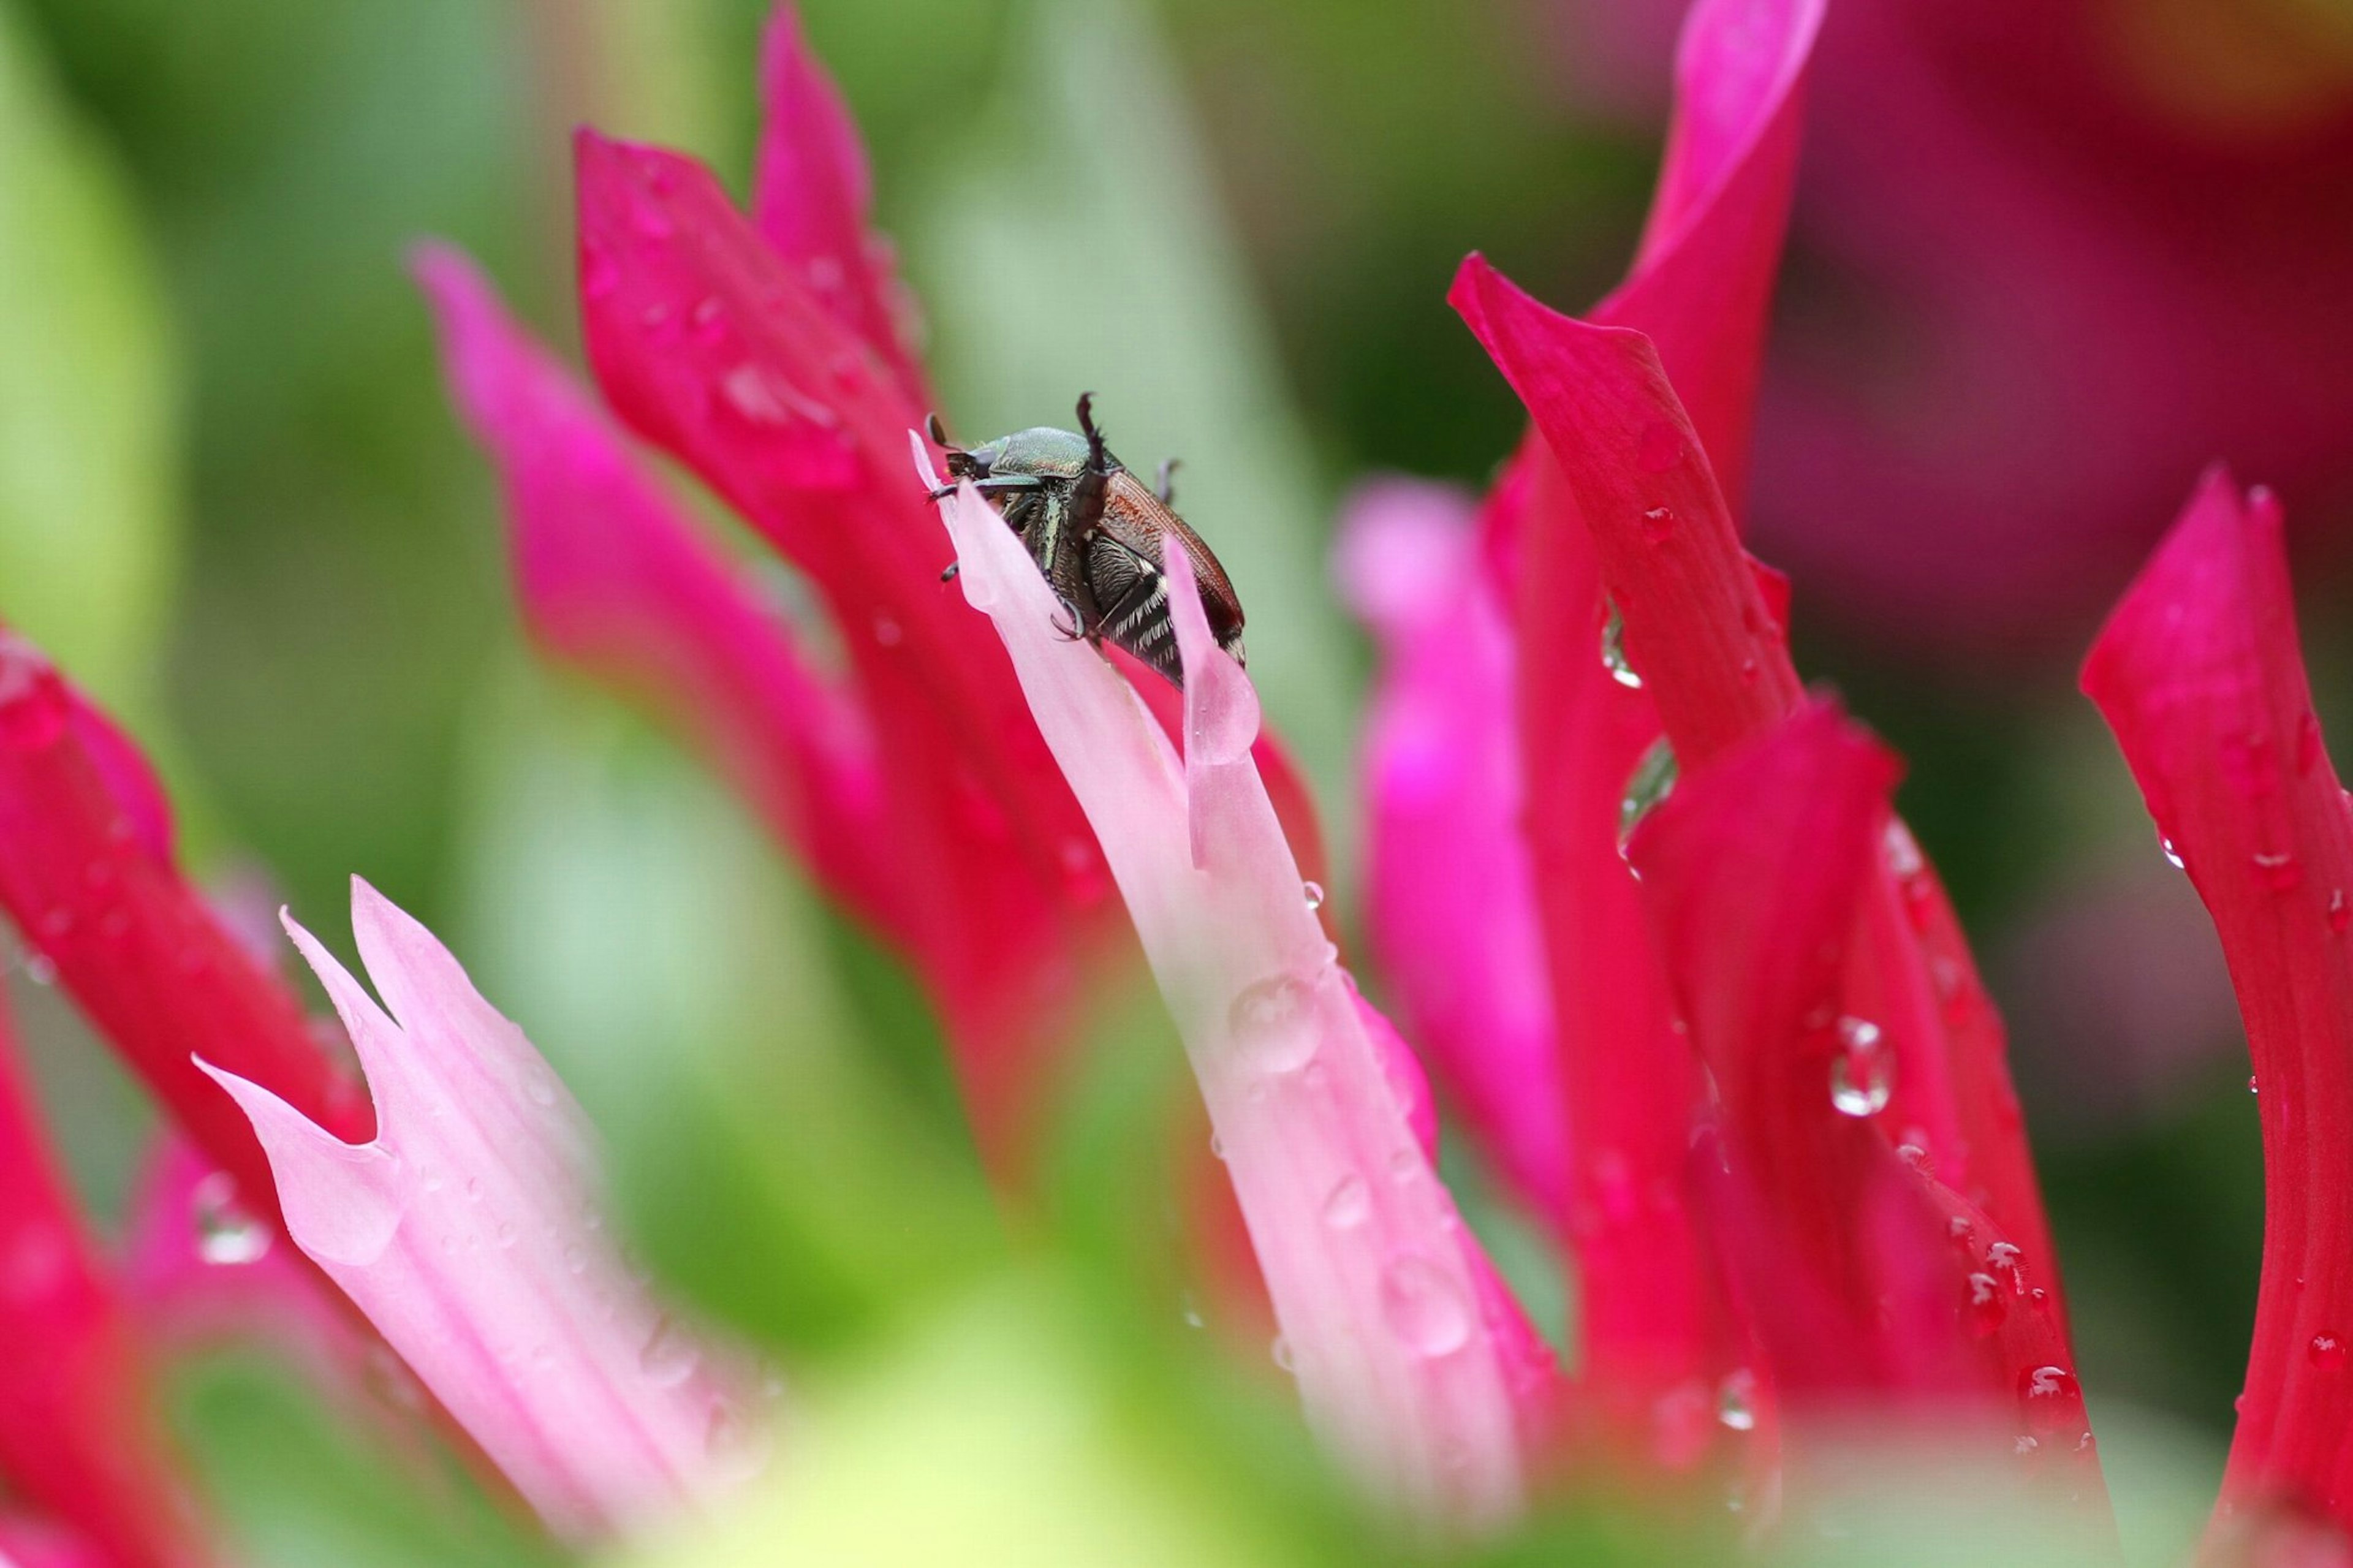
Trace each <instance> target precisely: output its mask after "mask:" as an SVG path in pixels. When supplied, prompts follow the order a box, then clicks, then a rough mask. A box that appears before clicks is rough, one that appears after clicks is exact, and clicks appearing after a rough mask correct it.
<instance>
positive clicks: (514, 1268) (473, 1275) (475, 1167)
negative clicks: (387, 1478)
mask: <svg viewBox="0 0 2353 1568" xmlns="http://www.w3.org/2000/svg"><path fill="white" fill-rule="evenodd" d="M352 924H353V931H354V934H355V935H356V936H357V938H358V942H359V949H360V953H361V956H362V958H363V959H364V962H365V963H366V966H367V971H368V975H369V978H371V979H372V980H374V981H375V984H376V988H377V990H378V991H379V992H380V993H381V994H383V997H384V1000H385V1006H384V1007H379V1006H378V1005H376V1003H375V1001H374V1000H373V999H372V998H370V997H369V995H368V994H367V993H366V992H365V991H364V989H363V988H362V987H361V985H360V984H359V982H358V981H357V980H355V979H353V977H352V975H351V974H350V973H348V972H347V971H345V970H344V968H343V965H342V964H340V963H337V962H336V961H335V959H334V957H333V956H332V954H330V953H329V952H327V951H326V950H325V948H323V947H322V946H321V945H320V944H319V942H317V941H316V940H315V939H314V938H313V937H312V936H311V934H310V932H308V931H304V930H303V929H302V928H301V927H300V926H298V925H296V924H294V923H293V921H291V920H289V921H287V930H288V931H289V932H290V934H291V935H292V937H293V939H294V942H295V945H296V946H297V947H299V948H300V949H301V952H302V955H303V956H304V957H305V958H306V959H308V960H309V961H310V963H311V968H312V969H313V970H315V971H316V972H317V973H318V976H319V980H320V983H321V984H322V985H324V986H325V988H326V991H327V994H328V997H329V999H330V1000H332V1002H333V1003H334V1005H335V1010H336V1012H337V1013H339V1014H340V1015H342V1017H343V1025H344V1026H345V1027H346V1028H347V1029H349V1030H350V1031H351V1036H352V1044H353V1047H354V1048H355V1049H356V1050H357V1051H358V1053H359V1057H360V1063H361V1066H362V1068H364V1070H365V1072H366V1075H367V1080H368V1087H369V1089H370V1091H371V1092H372V1093H373V1094H374V1095H375V1108H376V1136H375V1141H374V1142H369V1143H364V1144H360V1145H356V1146H354V1145H351V1144H346V1143H343V1142H340V1141H339V1140H337V1139H335V1138H334V1137H332V1135H330V1134H329V1133H327V1132H325V1131H322V1130H321V1129H320V1128H318V1127H316V1126H314V1125H313V1124H311V1122H310V1121H307V1120H305V1119H304V1118H303V1117H302V1116H301V1114H300V1113H299V1112H297V1111H295V1110H293V1109H292V1108H290V1107H289V1106H288V1105H287V1104H286V1103H285V1102H284V1101H283V1100H280V1099H279V1098H278V1097H277V1096H276V1095H274V1094H271V1093H270V1092H269V1090H267V1089H262V1088H260V1087H259V1085H256V1084H253V1083H250V1082H248V1081H247V1080H245V1079H240V1078H237V1077H236V1076H234V1075H233V1074H229V1073H226V1072H222V1071H219V1070H217V1069H215V1068H206V1070H207V1071H209V1072H211V1073H212V1075H213V1076H214V1077H215V1078H216V1079H218V1080H219V1081H220V1083H221V1086H222V1087H223V1088H225V1089H227V1090H228V1091H229V1093H230V1094H231V1095H233V1096H235V1097H236V1100H237V1104H238V1105H239V1106H240V1107H241V1108H242V1109H243V1110H245V1112H246V1114H247V1115H248V1117H250V1118H251V1119H252V1121H253V1127H254V1131H255V1132H256V1133H257V1134H258V1135H259V1138H260V1140H261V1143H262V1147H263V1149H264V1150H265V1151H266V1152H268V1154H269V1163H270V1168H271V1170H272V1172H273V1173H274V1174H275V1175H276V1177H277V1181H278V1194H279V1201H280V1205H281V1206H282V1208H283V1209H284V1211H285V1215H286V1226H287V1233H288V1234H289V1235H290V1237H292V1238H293V1240H294V1242H295V1245H297V1246H298V1247H301V1249H302V1250H303V1251H304V1252H305V1253H307V1254H309V1255H310V1257H311V1259H312V1261H314V1262H316V1263H317V1264H318V1265H319V1266H320V1268H322V1269H324V1270H325V1271H326V1273H327V1275H328V1277H329V1278H330V1279H332V1280H334V1282H335V1283H336V1284H337V1285H338V1286H340V1287H342V1289H343V1290H344V1292H345V1293H346V1294H348V1295H349V1296H350V1297H351V1299H352V1300H353V1302H354V1303H355V1304H356V1305H357V1306H358V1307H359V1309H360V1310H361V1311H362V1312H363V1313H364V1314H365V1315H366V1316H367V1318H368V1320H369V1321H371V1322H373V1323H374V1324H375V1327H376V1330H377V1331H379V1332H380V1333H382V1334H383V1335H384V1337H385V1342H388V1343H389V1344H390V1345H391V1346H392V1347H393V1349H394V1350H396V1351H397V1352H399V1353H400V1354H401V1356H402V1357H403V1358H404V1359H405V1360H406V1362H407V1363H408V1364H409V1366H410V1368H411V1369H412V1370H413V1371H415V1372H416V1373H417V1376H418V1378H419V1379H421V1380H422V1381H423V1382H424V1384H426V1386H427V1388H429V1389H431V1390H432V1392H433V1394H435V1395H436V1397H438V1399H439V1400H440V1402H441V1403H442V1405H444V1406H446V1407H447V1408H448V1411H449V1413H450V1415H453V1416H454V1417H456V1419H457V1421H458V1423H459V1425H460V1426H463V1427H464V1428H465V1429H466V1431H467V1432H468V1433H469V1434H470V1436H472V1437H473V1438H474V1440H475V1441H476V1442H477V1443H479V1444H480V1445H481V1447H482V1449H483V1451H484V1452H485V1453H486V1454H488V1455H489V1456H490V1457H491V1460H492V1461H493V1462H494V1463H496V1464H497V1465H498V1467H499V1468H501V1470H502V1471H504V1472H505V1474H506V1476H507V1478H508V1479H510V1480H512V1482H513V1483H514V1485H515V1488H516V1489H517V1490H518V1491H520V1492H521V1493H522V1495H523V1497H524V1498H525V1499H527V1500H529V1501H530V1502H531V1504H532V1506H533V1507H534V1508H535V1509H537V1510H539V1512H540V1513H541V1515H542V1516H543V1517H544V1518H545V1519H546V1520H547V1521H548V1523H549V1524H550V1525H551V1526H552V1527H554V1529H555V1530H556V1531H558V1532H560V1533H562V1534H564V1535H566V1536H569V1537H575V1538H578V1537H584V1536H588V1535H592V1534H596V1533H598V1532H601V1531H608V1530H611V1529H614V1528H617V1527H618V1526H621V1525H625V1524H627V1523H629V1522H631V1521H636V1520H638V1519H641V1518H644V1517H647V1516H649V1515H658V1514H659V1513H661V1512H664V1511H666V1510H676V1509H679V1508H681V1507H686V1506H689V1505H691V1504H693V1503H695V1502H697V1501H699V1500H702V1499H704V1498H707V1497H709V1496H711V1495H712V1494H713V1493H715V1492H716V1491H718V1490H720V1489H724V1488H725V1487H727V1486H728V1485H730V1484H732V1483H733V1482H734V1481H736V1480H738V1479H742V1477H743V1475H744V1473H745V1471H746V1470H747V1468H749V1466H750V1464H751V1463H752V1462H755V1461H756V1458H757V1455H758V1448H759V1442H758V1438H757V1436H756V1432H755V1427H756V1425H757V1417H756V1413H755V1412H754V1409H753V1408H752V1406H751V1405H749V1404H748V1403H747V1402H746V1400H745V1399H744V1398H743V1397H742V1396H741V1394H740V1393H739V1391H738V1390H737V1389H736V1388H735V1387H733V1383H734V1382H735V1381H736V1380H735V1379H733V1378H732V1377H730V1376H729V1375H728V1374H727V1373H725V1372H724V1371H723V1369H722V1368H720V1367H719V1366H718V1365H717V1364H716V1363H715V1362H714V1361H713V1359H712V1356H711V1354H709V1353H708V1352H705V1351H704V1349H703V1348H702V1345H701V1344H700V1342H698V1340H697V1339H696V1338H695V1336H693V1335H691V1334H690V1333H688V1332H686V1331H682V1330H681V1329H680V1328H679V1327H678V1326H677V1325H675V1324H674V1323H673V1322H672V1321H670V1318H669V1317H668V1316H667V1315H666V1314H665V1313H664V1312H663V1310H662V1309H661V1307H660V1305H659V1303H658V1302H657V1301H656V1300H654V1299H653V1297H652V1296H651V1294H650V1293H649V1291H648V1290H647V1289H645V1287H644V1285H643V1283H642V1282H641V1281H640V1280H638V1279H635V1278H633V1277H632V1275H631V1274H630V1272H629V1271H628V1269H627V1268H625V1267H624V1266H623V1264H622V1262H621V1259H620V1257H619V1255H618V1253H617V1249H616V1247H615V1244H614V1241H613V1238H612V1237H610V1236H609V1235H607V1233H606V1231H605V1226H604V1218H603V1215H602V1211H601V1209H600V1208H599V1206H598V1194H597V1186H596V1149H595V1140H594V1136H593V1134H592V1132H591V1131H590V1129H589V1127H588V1123H587V1120H586V1117H585V1116H584V1115H583V1114H582V1112H581V1110H580V1108H579V1106H578V1105H577V1104H576V1103H575V1101H574V1100H573V1099H572V1097H571V1095H570V1094H569V1093H568V1092H567V1091H566V1090H565V1088H564V1086H563V1084H562V1083H560V1082H559V1081H557V1079H556V1078H555V1075H554V1073H552V1072H551V1071H549V1070H548V1068H547V1064H546V1063H545V1062H544V1061H543V1059H542V1058H540V1056H539V1053H538V1052H537V1051H535V1050H534V1049H533V1047H532V1046H531V1043H530V1042H529V1041H528V1040H526V1039H525V1038H523V1036H522V1030H520V1029H518V1028H517V1027H516V1026H514V1025H513V1024H512V1023H510V1022H509V1021H508V1020H507V1019H506V1018H504V1017H502V1016H500V1014H499V1013H498V1012H497V1011H496V1010H494V1009H493V1008H492V1007H491V1005H489V1004H488V1003H487V1002H485V1001H483V1000H482V997H481V995H480V994H479V993H478V992H476V991H475V989H474V987H473V985H472V984H471V983H470V981H469V980H468V979H467V978H466V974H465V972H464V971H463V970H462V969H460V968H459V966H458V963H457V961H456V960H455V959H453V958H451V957H450V956H449V953H448V950H447V949H445V948H443V947H442V946H441V944H440V943H439V942H438V941H436V940H435V939H434V937H433V935H432V933H431V932H430V931H427V930H426V929H425V928H424V927H423V926H421V925H418V924H417V922H416V921H413V920H411V919H409V918H408V917H407V916H406V915H405V914H403V913H402V912H401V911H400V910H397V909H395V908H394V907H393V906H392V905H391V904H390V903H389V902H387V901H386V900H385V899H384V898H383V897H382V896H381V895H380V894H378V893H377V892H376V891H375V889H372V888H370V887H369V886H368V885H367V884H366V883H364V882H361V881H359V880H357V879H354V880H353V890H352ZM386 1008H389V1012H387V1011H386ZM200 1065H201V1064H200Z"/></svg>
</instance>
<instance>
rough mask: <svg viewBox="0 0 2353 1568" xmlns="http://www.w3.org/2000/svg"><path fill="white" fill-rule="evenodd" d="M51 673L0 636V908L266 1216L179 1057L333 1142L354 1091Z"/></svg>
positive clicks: (229, 1125)
mask: <svg viewBox="0 0 2353 1568" xmlns="http://www.w3.org/2000/svg"><path fill="white" fill-rule="evenodd" d="M73 713H74V702H73V700H72V698H71V697H70V695H69V692H68V691H67V689H66V688H65V685H64V682H63V681H61V680H60V679H58V673H57V671H56V670H55V669H54V668H52V667H51V666H50V664H49V663H48V661H47V658H44V657H43V656H42V655H41V654H40V653H39V652H38V651H37V649H35V648H34V647H32V646H31V645H29V644H27V643H26V642H24V641H23V640H22V639H21V638H16V637H8V638H5V639H0V905H5V907H6V909H7V910H8V914H9V916H10V918H11V919H13V920H14V921H16V926H17V929H18V930H19V931H22V932H23V933H24V936H25V940H26V942H28V943H30V944H31V945H32V946H33V947H34V948H36V949H37V950H38V951H39V952H41V953H42V954H43V955H44V956H45V957H47V959H48V961H49V962H50V963H53V964H55V965H56V967H57V973H58V978H59V979H60V980H61V981H63V982H64V984H65V985H66V988H67V989H68V990H69V991H70V992H71V993H72V994H73V997H74V1000H75V1001H76V1002H77V1003H79V1005H80V1006H81V1008H82V1011H83V1012H84V1013H86V1014H87V1015H88V1016H90V1020H91V1022H92V1023H94V1024H95V1025H96V1026H98V1028H99V1031H100V1033H101V1034H103V1035H104V1036H105V1037H107V1038H108V1039H109V1040H110V1041H111V1042H112V1044H113V1045H114V1047H115V1048H116V1049H117V1050H119V1051H121V1053H122V1055H123V1057H124V1058H125V1059H126V1060H127V1061H128V1062H129V1063H130V1065H131V1067H132V1068H133V1070H135V1071H136V1072H137V1073H138V1074H139V1075H140V1077H141V1078H142V1079H145V1080H146V1083H147V1086H148V1088H149V1089H152V1090H153V1092H154V1094H155V1096H156V1098H157V1099H158V1100H161V1101H163V1103H164V1106H165V1107H166V1108H167V1109H168V1110H169V1111H170V1112H171V1114H172V1115H173V1117H174V1119H175V1120H177V1121H179V1123H180V1125H181V1126H182V1127H184V1128H185V1129H186V1130H187V1131H188V1133H189V1135H190V1136H191V1137H193V1138H194V1139H195V1141H196V1142H197V1143H198V1144H199V1145H200V1146H201V1147H202V1148H203V1149H204V1150H205V1152H206V1154H207V1155H209V1156H210V1157H211V1158H212V1159H213V1160H214V1161H216V1163H218V1164H219V1165H220V1166H221V1167H222V1168H223V1169H224V1170H227V1172H229V1173H231V1174H232V1175H233V1176H235V1177H236V1179H237V1191H238V1194H239V1198H240V1201H242V1202H243V1203H245V1204H246V1205H248V1206H249V1207H251V1208H252V1209H253V1210H254V1211H255V1212H256V1213H257V1214H258V1215H262V1216H263V1217H265V1218H267V1219H269V1220H270V1221H271V1222H273V1223H274V1222H275V1221H276V1218H277V1213H278V1210H277V1200H276V1195H275V1193H276V1189H275V1188H274V1186H273V1185H272V1184H271V1182H270V1179H269V1165H268V1164H267V1163H266V1162H264V1160H263V1159H262V1156H261V1148H260V1145H259V1144H258V1143H257V1142H254V1137H253V1132H252V1130H251V1129H250V1127H248V1125H247V1123H246V1120H245V1117H244V1116H243V1115H242V1114H241V1113H240V1112H239V1111H238V1110H237V1107H236V1106H235V1105H234V1104H232V1103H231V1102H230V1100H229V1099H228V1097H227V1095H225V1094H223V1093H222V1092H221V1091H220V1089H219V1088H218V1087H217V1086H216V1085H215V1084H214V1083H213V1082H212V1081H211V1080H210V1079H207V1078H206V1077H205V1076H204V1074H202V1073H201V1072H199V1071H197V1070H196V1068H195V1063H194V1062H193V1060H192V1059H191V1058H193V1057H195V1056H196V1055H199V1054H201V1055H203V1056H204V1057H206V1058H207V1059H209V1060H212V1061H215V1062H221V1063H235V1064H237V1066H236V1068H235V1070H236V1071H237V1072H238V1073H239V1074H241V1075H245V1076H249V1077H250V1078H251V1079H253V1080H254V1081H255V1082H258V1083H263V1084H267V1085H269V1087H270V1088H271V1089H273V1090H275V1091H276V1092H277V1093H279V1094H280V1095H281V1096H283V1097H284V1098H285V1099H286V1100H288V1101H289V1102H290V1103H291V1104H294V1105H297V1106H300V1107H301V1108H302V1109H303V1111H304V1114H306V1115H308V1116H311V1118H313V1119H314V1120H317V1121H319V1122H320V1123H321V1124H322V1126H327V1127H331V1128H333V1129H335V1130H336V1131H337V1132H338V1135H339V1136H343V1137H346V1138H351V1139H354V1140H358V1141H363V1142H364V1141H365V1139H366V1138H367V1137H368V1135H369V1132H370V1130H371V1127H372V1124H373V1121H374V1117H373V1114H372V1112H371V1111H370V1110H369V1108H368V1101H367V1097H366V1095H365V1094H364V1093H363V1092H361V1091H360V1089H359V1087H358V1085H357V1084H356V1082H355V1081H354V1080H353V1078H352V1077H351V1075H350V1074H348V1073H347V1072H346V1071H345V1070H343V1068H342V1067H341V1066H339V1065H338V1064H337V1063H336V1062H335V1061H334V1059H333V1058H332V1057H330V1056H329V1055H328V1053H327V1052H326V1051H325V1050H324V1049H323V1048H322V1047H321V1045H320V1043H319V1041H318V1039H317V1038H316V1037H314V1036H313V1035H312V1034H311V1029H310V1026H309V1024H308V1023H307V1022H306V1020H305V1019H304V1017H303V1014H302V1009H301V1005H299V1004H298V1003H297V1002H296V1001H295V999H294V997H293V994H291V993H290V992H289V991H288V990H286V989H285V987H284V986H283V985H281V984H280V983H279V982H278V980H277V979H276V978H275V977H273V976H271V975H270V974H269V973H265V972H264V971H263V970H262V969H261V968H260V966H259V965H258V964H257V963H255V962H254V960H253V958H252V957H251V955H250V954H248V952H246V951H245V949H244V947H243V945H242V944H241V943H239V942H237V939H236V938H235V937H234V936H232V935H231V934H230V933H229V932H228V931H227V930H225V929H224V928H223V927H222V925H221V924H220V922H219V921H218V920H217V919H216V917H215V915H214V914H213V912H212V910H210V909H209V908H208V907H207V906H206V903H205V901H204V900H203V899H202V898H200V897H198V896H197V895H196V894H195V892H194V891H193V890H192V889H190V888H189V887H188V885H187V884H186V883H185V881H183V880H182V879H181V878H180V874H179V872H178V871H177V870H176V869H175V868H174V867H173V865H172V864H171V862H169V861H168V860H164V859H161V858H158V857H156V856H155V855H154V854H153V853H152V852H151V850H150V849H149V847H148V844H147V842H146V836H145V835H144V834H142V830H141V828H140V826H139V825H138V824H137V823H136V822H135V821H134V819H133V817H132V815H131V814H130V813H129V812H127V811H126V810H125V809H124V808H123V805H122V801H121V795H119V793H118V790H117V788H116V786H115V785H113V784H111V782H110V779H109V776H108V773H107V772H106V771H105V770H103V769H101V767H100V764H99V763H97V762H96V761H95V760H93V758H92V757H91V756H90V752H89V750H88V748H87V747H86V746H85V745H84V744H83V742H82V734H83V726H81V725H79V724H77V723H75V722H74V721H73Z"/></svg>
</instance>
